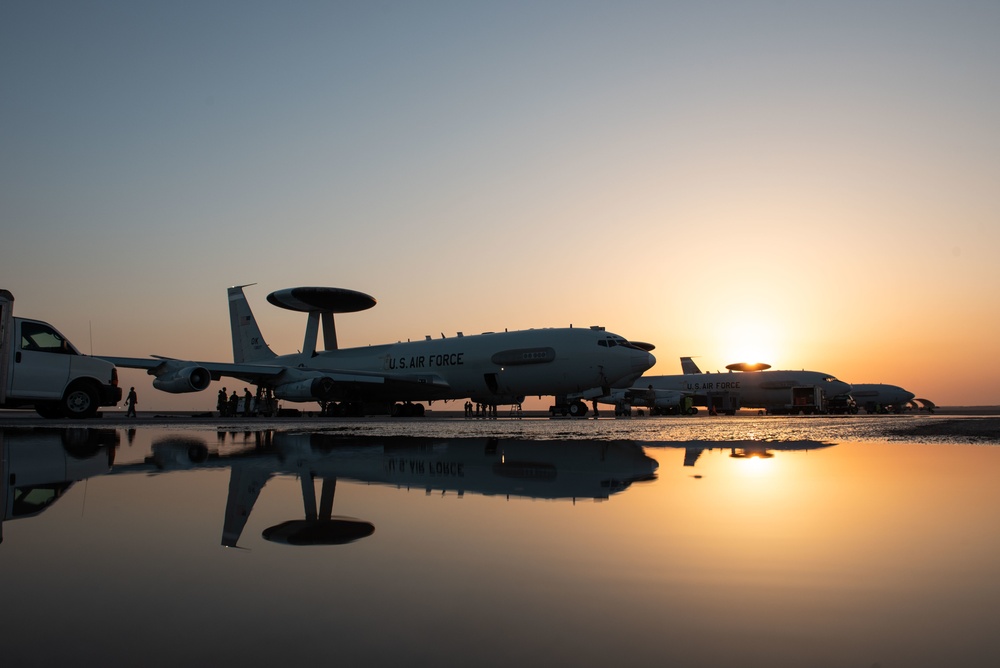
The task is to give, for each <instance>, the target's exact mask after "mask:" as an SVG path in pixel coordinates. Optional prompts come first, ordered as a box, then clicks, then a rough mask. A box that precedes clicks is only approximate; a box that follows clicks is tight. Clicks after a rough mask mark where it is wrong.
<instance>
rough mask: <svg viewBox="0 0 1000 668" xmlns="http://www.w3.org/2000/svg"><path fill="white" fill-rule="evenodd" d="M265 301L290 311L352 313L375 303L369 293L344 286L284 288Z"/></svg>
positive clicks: (368, 307)
mask: <svg viewBox="0 0 1000 668" xmlns="http://www.w3.org/2000/svg"><path fill="white" fill-rule="evenodd" d="M267 301H269V302H271V303H272V304H274V305H275V306H280V307H281V308H286V309H288V310H290V311H304V312H306V313H308V312H311V311H322V312H326V313H354V312H356V311H364V310H366V309H370V308H371V307H373V306H375V304H376V303H377V302H376V301H375V298H374V297H372V296H371V295H366V294H365V293H363V292H358V291H357V290H347V289H346V288H317V287H304V288H285V289H284V290H276V291H275V292H272V293H271V294H269V295H268V296H267Z"/></svg>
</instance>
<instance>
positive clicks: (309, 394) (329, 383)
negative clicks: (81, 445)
mask: <svg viewBox="0 0 1000 668" xmlns="http://www.w3.org/2000/svg"><path fill="white" fill-rule="evenodd" d="M336 386H337V384H336V382H335V381H334V380H333V379H332V378H327V377H326V376H322V377H320V378H310V379H307V380H299V381H296V382H294V383H285V384H284V385H278V386H277V387H276V388H274V396H275V397H276V398H278V399H285V400H286V401H316V400H318V399H327V400H330V399H334V394H333V391H334V388H336Z"/></svg>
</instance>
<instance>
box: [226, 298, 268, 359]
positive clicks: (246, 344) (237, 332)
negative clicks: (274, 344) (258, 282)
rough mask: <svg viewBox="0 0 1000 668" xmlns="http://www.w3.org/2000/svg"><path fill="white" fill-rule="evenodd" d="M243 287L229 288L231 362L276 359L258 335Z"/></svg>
mask: <svg viewBox="0 0 1000 668" xmlns="http://www.w3.org/2000/svg"><path fill="white" fill-rule="evenodd" d="M251 285H252V284H251ZM245 287H247V286H245V285H237V286H235V287H232V288H229V326H230V328H231V329H232V333H233V362H234V363H236V364H242V363H244V362H262V361H264V360H269V359H273V358H275V357H277V355H275V354H274V351H273V350H271V349H270V348H268V347H267V343H265V342H264V335H263V334H261V333H260V327H258V326H257V320H256V319H255V318H254V317H253V311H251V310H250V304H249V303H248V302H247V298H246V295H244V294H243V288H245Z"/></svg>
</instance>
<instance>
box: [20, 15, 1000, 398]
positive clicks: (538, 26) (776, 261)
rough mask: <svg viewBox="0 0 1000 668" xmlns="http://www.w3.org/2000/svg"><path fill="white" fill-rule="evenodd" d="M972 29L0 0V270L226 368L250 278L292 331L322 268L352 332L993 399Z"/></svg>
mask: <svg viewBox="0 0 1000 668" xmlns="http://www.w3.org/2000/svg"><path fill="white" fill-rule="evenodd" d="M997 35H1000V5H998V4H997V3H992V2H958V3H944V2H840V3H814V2H802V3H786V2H733V3H725V2H724V3H706V4H704V5H703V4H694V3H669V2H663V3H654V2H622V3H596V2H595V3H589V2H543V3H520V2H510V3H496V4H486V3H459V2H454V3H451V2H428V3H408V2H399V3H395V2H381V3H371V2H364V3H361V2H358V3H333V2H288V3H263V2H170V3H134V2H5V3H4V4H3V5H2V6H0V90H2V91H3V94H2V95H0V121H2V122H0V156H2V157H0V177H2V178H0V219H2V239H3V240H2V242H0V281H2V287H5V288H7V289H9V290H11V291H12V292H13V293H14V295H15V297H16V298H17V300H18V301H17V306H16V308H17V310H18V312H20V313H22V314H23V315H34V316H36V317H42V318H44V319H47V320H49V321H51V322H53V323H54V324H56V326H57V327H59V328H60V329H61V330H63V331H64V333H66V334H67V335H69V336H70V338H72V339H73V340H74V341H75V342H76V343H77V344H78V345H79V346H80V347H81V348H84V349H88V348H90V349H93V350H94V352H97V353H103V354H112V355H126V356H127V355H136V356H140V355H141V356H145V355H148V354H151V353H153V354H163V355H175V356H183V357H193V358H202V359H205V358H209V359H221V360H228V359H230V357H231V351H230V349H229V336H228V319H227V316H226V300H225V288H226V287H227V286H229V285H234V284H242V283H252V282H256V283H258V286H257V287H255V288H250V289H248V295H249V296H250V299H251V303H252V304H253V305H254V306H255V309H256V312H257V315H258V317H259V319H260V320H261V324H262V326H263V327H264V331H265V334H266V335H267V337H268V340H269V343H271V345H272V347H274V348H275V349H277V350H280V351H282V352H290V351H292V350H295V349H297V348H298V347H299V346H300V345H301V336H302V325H303V323H302V322H301V320H302V318H301V316H300V315H298V314H292V313H286V312H281V311H277V310H276V309H273V308H272V307H270V306H268V305H267V304H266V302H265V301H264V297H265V296H266V294H267V293H269V292H271V291H273V290H277V289H281V288H285V287H292V286H296V285H329V286H337V287H346V288H351V289H356V290H361V291H363V292H367V293H369V294H372V295H373V296H375V297H376V298H377V299H378V300H379V305H378V306H377V307H376V308H375V309H374V310H372V311H370V312H366V313H363V314H357V315H355V316H346V317H344V318H342V319H340V321H339V323H340V327H339V330H340V333H341V343H342V344H344V345H364V344H367V343H381V342H387V341H391V340H399V339H405V338H419V337H422V336H423V335H424V334H426V333H434V334H435V335H436V334H437V333H438V332H442V331H443V332H445V333H449V334H452V333H454V332H455V331H460V330H461V331H465V332H466V333H471V332H476V331H487V330H496V329H499V328H501V327H508V328H511V329H516V328H527V327H539V326H564V325H568V324H570V323H574V324H577V325H591V324H601V325H604V326H606V327H608V329H610V330H612V331H615V332H617V333H620V334H623V335H625V336H627V337H630V338H635V339H639V340H646V341H651V342H653V343H655V344H656V345H657V351H656V353H657V356H658V359H659V360H660V361H659V363H658V364H657V367H655V368H654V371H656V372H659V373H676V372H678V371H679V365H678V364H677V357H678V356H680V355H696V356H699V359H701V360H702V364H703V366H705V367H706V368H713V367H717V368H721V367H723V366H724V365H725V364H728V363H730V362H734V361H742V360H744V359H746V358H748V357H760V358H763V359H764V360H765V361H768V362H770V363H772V364H773V365H775V367H776V368H777V367H785V368H803V367H804V368H812V369H818V370H824V371H827V372H829V373H833V374H835V375H837V376H839V377H841V378H843V379H844V380H847V381H848V382H851V381H852V380H853V381H854V382H890V383H895V384H900V385H903V386H904V387H907V388H908V389H911V390H912V391H914V392H916V393H917V394H918V396H927V397H928V398H931V399H932V400H935V401H937V402H938V403H950V404H970V403H974V404H984V403H989V404H1000V380H997V378H998V377H1000V362H998V361H997V360H998V356H997V352H998V350H997V343H996V341H997V339H998V337H997V335H998V334H1000V320H998V319H1000V316H998V315H997V311H998V309H996V304H997V303H998V298H1000V269H998V268H997V265H998V263H997V262H996V260H995V257H996V252H997V249H998V248H1000V243H998V242H1000V216H998V209H1000V206H998V201H997V197H996V195H995V189H996V184H997V183H998V182H1000V123H998V122H997V111H996V110H997V109H998V108H1000V79H998V77H997V76H996V67H997V64H998V63H1000V40H998V39H997V38H996V36H997ZM254 291H256V292H254ZM747 361H749V360H747ZM140 380H142V379H140ZM137 382H138V381H137ZM152 392H153V391H152V390H149V393H152ZM147 394H148V393H147ZM211 394H213V393H212V392H208V393H206V395H205V396H206V397H208V398H200V397H195V398H192V397H184V398H183V399H184V401H185V402H188V403H191V402H195V403H197V402H200V401H204V402H206V403H208V404H210V403H211V402H212V401H213V399H212V398H211V397H210V396H209V395H211ZM160 399H163V400H164V401H166V400H167V399H170V398H169V397H166V396H165V395H164V396H161V397H157V398H156V400H157V401H159V400H160ZM150 400H153V397H152V396H150Z"/></svg>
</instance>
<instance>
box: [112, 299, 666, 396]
mask: <svg viewBox="0 0 1000 668" xmlns="http://www.w3.org/2000/svg"><path fill="white" fill-rule="evenodd" d="M244 287H247V286H236V287H232V288H229V316H230V325H231V328H232V338H233V362H232V363H227V362H202V361H188V360H179V359H172V358H164V357H155V358H154V359H145V358H130V357H104V359H106V360H108V361H110V362H112V363H114V364H115V365H117V366H120V367H126V368H133V369H146V370H147V372H148V373H149V374H150V375H153V376H156V378H155V379H154V380H153V387H155V388H156V389H159V390H162V391H164V392H171V393H183V392H198V391H201V390H204V389H206V388H207V387H208V386H209V383H210V382H211V381H212V380H219V379H220V378H221V377H222V376H229V377H233V378H238V379H240V380H242V381H244V382H247V383H252V384H255V385H258V386H262V387H264V388H269V389H270V390H272V391H273V393H274V397H275V398H276V399H281V400H285V401H294V402H312V401H318V402H323V403H327V404H330V405H333V406H335V407H336V408H337V410H336V411H332V412H333V413H334V414H346V415H359V414H362V413H363V412H364V411H365V410H366V409H365V407H364V404H369V407H371V405H372V404H379V405H380V406H382V407H384V408H389V409H390V410H391V412H392V414H393V415H422V414H423V406H422V405H421V404H413V403H411V402H417V401H428V402H430V401H435V400H452V399H465V398H468V399H471V400H472V401H475V402H481V403H484V404H489V405H497V404H519V403H521V402H522V401H523V400H524V397H525V396H529V395H531V396H535V395H537V396H543V395H555V396H557V397H559V396H562V397H565V396H566V395H568V394H570V393H578V392H581V391H584V390H586V389H587V388H594V387H601V388H603V390H604V391H605V392H610V391H611V390H612V389H613V388H615V387H628V386H630V385H631V384H632V383H633V382H634V381H635V380H636V379H637V378H639V377H640V376H641V375H642V374H643V372H644V371H646V370H647V369H649V368H650V367H652V366H653V364H654V363H655V362H656V358H655V357H653V355H651V354H650V353H649V350H650V349H651V348H652V347H651V346H649V345H648V344H633V343H630V342H629V341H627V340H626V339H625V338H623V337H621V336H618V335H617V334H612V333H610V332H607V331H605V330H604V328H603V327H590V328H574V327H568V328H547V329H529V330H522V331H511V332H507V331H504V332H495V333H494V332H489V333H485V334H478V335H471V336H463V335H462V334H461V333H459V334H458V335H457V336H454V337H448V338H445V337H444V335H443V334H442V338H440V339H432V338H431V337H430V336H428V337H426V339H425V340H422V341H412V342H410V341H406V342H400V343H390V344H384V345H373V346H365V347H363V348H338V346H337V336H336V329H335V326H334V321H333V314H334V313H348V312H354V311H360V310H363V309H367V308H371V307H372V306H374V305H375V299H374V298H372V297H371V296H369V295H366V294H364V293H361V292H356V291H354V290H345V289H342V288H322V287H300V288H288V289H285V290H279V291H277V292H272V293H271V294H270V295H268V297H267V300H268V301H269V302H270V303H272V304H274V305H276V306H280V307H282V308H287V309H291V310H295V311H303V312H306V313H308V314H309V315H308V320H307V325H306V331H305V341H304V343H303V346H302V352H300V353H295V354H291V355H280V356H279V355H277V354H275V353H274V352H273V351H272V350H271V349H270V348H269V347H268V346H267V344H266V343H265V342H264V337H263V335H262V334H261V332H260V329H259V327H258V326H257V321H256V320H255V319H254V316H253V313H252V312H251V310H250V305H249V304H248V302H247V299H246V296H245V295H244V294H243V288H244ZM320 323H322V325H323V344H324V348H323V349H317V338H318V333H319V326H320ZM336 402H340V403H336ZM397 402H401V403H397ZM569 406H570V409H571V410H572V409H573V408H575V409H576V410H575V411H572V412H574V413H575V412H579V409H580V407H581V406H582V407H583V411H584V412H585V411H586V406H585V405H584V404H583V403H582V402H580V401H577V402H575V403H573V404H570V405H569Z"/></svg>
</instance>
